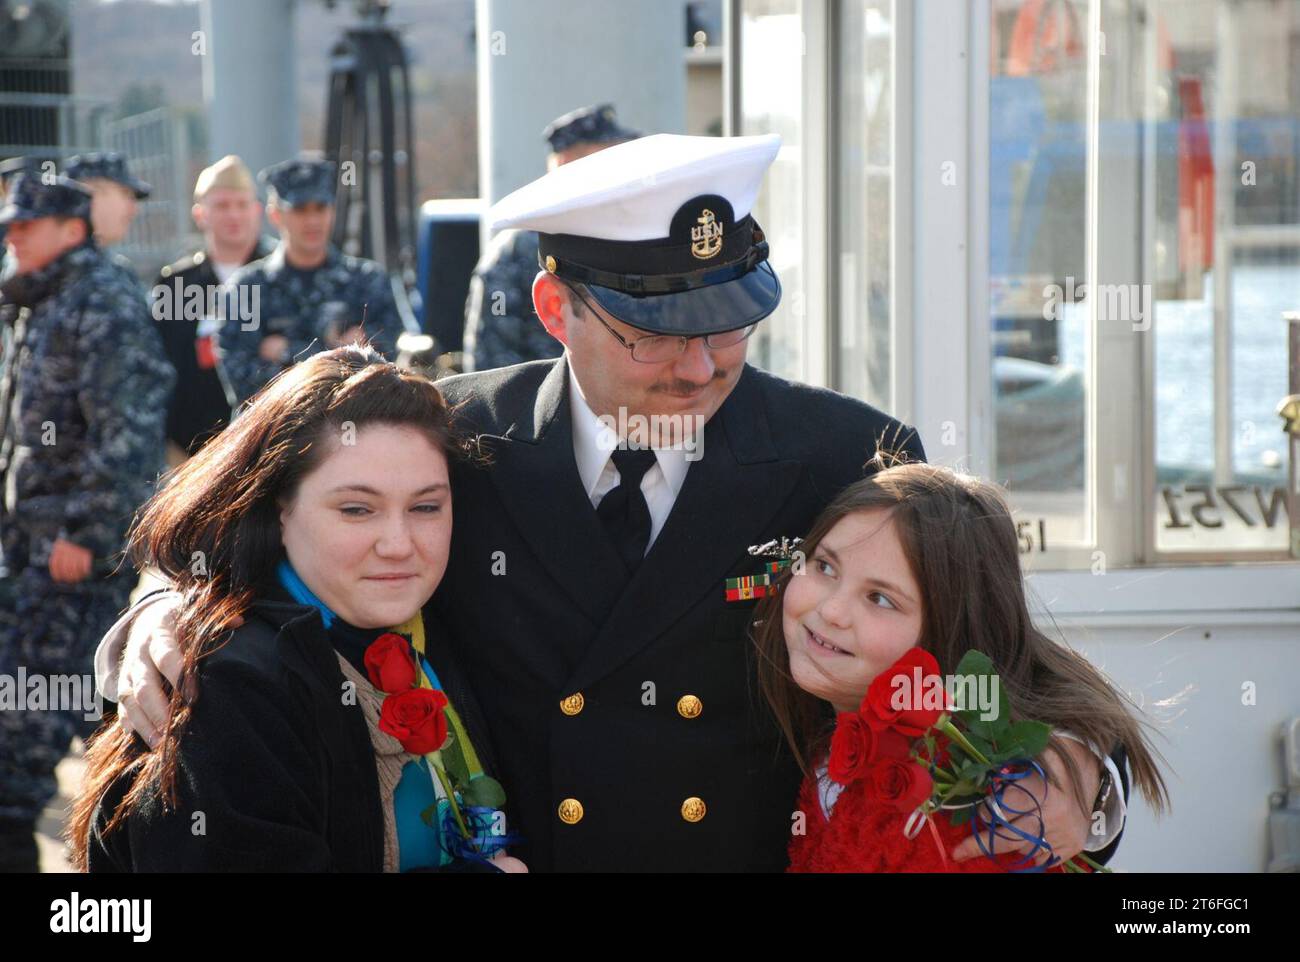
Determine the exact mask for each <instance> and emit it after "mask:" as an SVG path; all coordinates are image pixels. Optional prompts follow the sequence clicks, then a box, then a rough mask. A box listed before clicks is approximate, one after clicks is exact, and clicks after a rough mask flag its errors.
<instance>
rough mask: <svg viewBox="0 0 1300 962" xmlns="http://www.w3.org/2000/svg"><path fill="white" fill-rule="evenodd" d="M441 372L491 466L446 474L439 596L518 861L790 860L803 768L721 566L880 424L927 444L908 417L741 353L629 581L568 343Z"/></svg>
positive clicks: (801, 501)
mask: <svg viewBox="0 0 1300 962" xmlns="http://www.w3.org/2000/svg"><path fill="white" fill-rule="evenodd" d="M439 387H440V388H442V390H443V392H444V394H445V395H446V397H447V399H448V401H449V402H452V403H463V407H462V408H461V411H460V416H461V418H462V427H463V429H465V430H466V431H468V432H469V433H470V434H475V435H479V436H480V437H479V441H480V446H481V448H482V451H483V453H484V454H485V455H487V456H488V457H490V458H491V461H492V463H491V465H490V467H488V468H487V469H482V468H474V467H469V466H465V467H461V468H458V469H457V471H456V473H455V478H454V481H453V490H454V499H455V500H454V511H455V517H456V524H455V528H454V533H453V535H452V550H451V560H450V563H449V565H448V571H447V575H446V577H445V578H444V580H443V582H442V585H441V586H440V588H439V590H438V592H437V593H436V594H435V596H434V598H433V600H432V602H431V605H432V606H433V607H434V608H435V610H436V611H437V613H438V616H439V618H440V619H443V620H444V621H445V623H446V624H447V626H448V628H449V629H450V636H451V637H452V638H454V642H453V643H454V644H455V645H456V646H457V649H458V654H459V656H460V659H461V661H462V664H463V665H464V667H465V670H466V672H467V674H468V677H469V679H470V683H471V684H472V685H473V686H474V688H475V691H476V693H477V694H478V696H479V698H480V701H481V703H482V705H483V707H484V713H485V716H486V718H487V722H488V727H489V729H490V731H491V735H492V739H493V743H494V744H495V746H496V748H497V751H498V757H499V761H500V764H501V772H502V775H501V778H502V781H503V783H504V784H505V785H506V790H507V792H509V793H510V798H511V803H512V804H511V809H512V811H513V812H514V813H515V818H516V819H517V821H515V823H514V824H513V825H512V829H513V830H516V831H520V832H522V833H523V835H524V845H523V847H522V848H521V849H519V850H518V854H519V855H520V857H521V858H523V859H524V860H525V861H526V862H527V863H528V865H529V867H530V869H532V870H535V871H536V870H547V869H555V870H561V871H565V870H611V871H618V870H633V871H683V870H685V871H689V870H717V871H744V870H767V871H772V870H776V871H779V870H782V869H784V867H785V866H786V847H787V843H788V841H789V838H790V825H791V818H792V814H793V811H794V807H795V801H796V795H797V793H798V788H799V781H800V773H799V770H798V768H797V766H796V765H795V763H794V761H793V759H792V757H791V755H790V753H789V752H788V750H787V749H786V748H785V746H784V745H783V743H782V741H781V738H780V736H779V735H778V732H777V729H776V727H775V725H774V723H773V722H772V721H771V720H770V715H769V713H768V711H767V708H766V705H765V703H764V701H763V698H762V696H761V693H760V692H759V691H758V688H757V685H756V682H755V674H754V662H755V658H754V653H753V645H752V643H751V641H750V640H749V637H748V633H747V626H748V622H749V620H750V619H751V617H752V616H753V608H754V603H753V602H748V603H734V602H732V603H728V602H726V601H725V600H724V587H725V585H724V582H725V579H726V578H728V577H735V576H738V575H747V574H754V573H756V572H758V571H760V570H761V569H762V566H763V560H762V559H756V558H754V557H751V556H750V555H749V554H748V553H747V551H746V548H747V547H748V546H750V545H757V544H759V543H761V542H765V541H768V540H770V539H772V538H779V537H781V536H802V535H804V534H805V533H806V532H807V531H808V529H809V527H810V526H811V524H812V522H813V520H814V519H815V518H816V516H817V515H818V513H819V512H820V511H821V510H822V509H823V508H824V507H825V506H826V504H827V503H828V502H829V500H830V499H831V498H832V497H833V496H834V495H835V494H837V493H838V492H839V491H840V490H841V489H842V488H844V487H845V486H846V485H848V484H850V483H851V482H853V481H855V480H857V479H859V478H861V477H862V476H863V473H864V470H863V469H864V465H865V464H866V462H867V461H868V460H870V458H871V457H872V455H873V454H874V453H875V451H876V445H877V442H878V441H879V440H881V439H885V440H886V441H888V442H890V443H892V444H895V445H902V446H905V447H906V448H907V449H908V450H909V451H910V452H911V453H912V454H913V455H914V456H915V457H918V458H921V457H923V456H924V452H923V450H922V448H921V444H920V441H919V440H918V439H917V438H916V436H915V434H914V432H911V431H909V430H908V429H907V428H905V427H904V426H903V425H902V424H900V423H899V422H897V421H895V420H893V419H892V418H890V417H888V416H887V415H885V414H882V413H881V412H880V411H877V410H875V409H874V408H871V407H869V406H868V405H866V404H863V403H861V402H859V401H856V400H854V399H852V398H848V397H845V396H843V395H839V394H836V393H833V392H831V391H827V390H822V389H818V388H813V387H808V386H805V385H800V384H795V383H791V382H789V381H785V380H782V379H781V378H778V377H775V376H773V375H771V374H767V373H764V372H762V371H760V370H757V369H755V368H752V367H749V366H748V365H747V366H746V367H745V369H744V372H743V374H742V375H741V377H740V379H739V381H738V382H737V384H736V386H735V388H734V389H733V391H732V393H731V395H730V396H729V397H728V398H727V399H726V401H725V402H724V403H723V405H722V407H721V408H720V409H719V410H718V412H717V414H716V415H715V416H714V417H713V418H711V419H710V421H709V422H708V424H707V426H706V429H705V432H704V437H703V444H702V448H701V451H702V457H701V459H700V460H697V461H695V462H694V463H693V464H692V465H691V467H690V469H689V471H688V472H687V475H686V480H685V482H684V483H683V485H682V488H681V491H680V493H679V494H678V497H677V499H676V502H675V503H674V505H673V509H672V512H671V514H670V515H669V517H668V519H667V521H666V522H665V524H664V527H663V530H662V531H661V532H660V534H659V536H658V537H657V538H656V540H655V542H654V544H653V545H652V546H651V548H650V551H649V553H648V554H647V555H646V558H645V560H644V562H642V564H641V566H640V567H639V568H638V569H637V570H636V572H635V573H634V575H633V576H632V578H631V580H630V581H629V582H628V583H627V584H626V586H625V585H624V584H623V580H624V576H623V574H622V571H623V568H622V564H621V562H620V561H619V557H618V554H617V553H616V550H615V548H614V545H613V543H612V541H611V540H610V539H609V538H608V536H607V535H606V533H605V530H604V528H603V527H602V525H601V522H600V521H599V519H598V518H597V515H596V512H595V510H594V509H593V508H592V506H591V501H590V500H589V499H588V497H587V494H586V492H585V490H584V489H583V486H582V482H581V481H580V480H579V477H578V470H577V466H576V463H575V460H574V452H573V426H572V423H571V417H570V409H569V400H568V396H567V391H568V378H567V362H566V360H565V359H564V358H561V359H559V360H555V361H535V362H531V363H526V364H520V365H515V366H513V367H508V368H502V369H500V370H495V371H485V372H481V373H474V374H465V375H461V376H458V377H453V378H449V379H446V380H444V381H440V382H439ZM574 696H581V698H580V699H579V698H577V697H574ZM686 696H694V698H695V699H698V701H699V707H700V709H701V710H700V711H699V712H698V714H695V717H688V716H689V715H691V714H693V712H692V711H691V702H690V701H689V699H688V700H687V702H685V703H683V702H682V699H683V698H685V697H686ZM561 702H564V704H563V706H562V705H561ZM679 704H680V705H681V707H682V708H683V709H684V710H685V714H684V713H683V712H682V711H679ZM575 803H576V804H575ZM701 803H702V804H701ZM562 804H563V806H564V813H565V818H562V817H561V815H560V812H561V806H562ZM579 806H580V808H579ZM579 812H580V817H579V818H575V816H577V815H578V814H579ZM701 813H702V814H701Z"/></svg>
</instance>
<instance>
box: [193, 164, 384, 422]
mask: <svg viewBox="0 0 1300 962" xmlns="http://www.w3.org/2000/svg"><path fill="white" fill-rule="evenodd" d="M257 176H258V180H259V181H261V182H262V183H264V184H266V185H267V187H268V188H269V196H268V199H267V205H266V210H267V215H268V217H270V219H271V223H272V224H274V225H275V226H276V228H277V229H279V231H280V237H281V242H280V245H279V246H278V247H277V248H276V249H275V250H274V251H273V252H272V253H271V254H270V255H269V256H268V257H266V258H265V259H263V260H261V261H257V262H254V263H253V264H250V265H249V266H247V267H244V268H242V269H240V270H239V271H237V272H236V273H235V274H234V276H232V277H231V278H230V281H229V282H228V286H229V293H228V295H227V299H226V300H227V309H226V316H225V319H224V323H223V324H222V327H221V330H220V333H219V335H218V340H219V344H220V354H221V359H220V362H219V363H220V366H221V369H222V370H223V371H224V374H225V376H226V378H227V380H228V383H229V385H230V388H231V390H232V393H233V395H234V397H235V400H236V402H238V403H242V402H243V401H246V400H248V398H249V397H251V396H252V395H253V394H254V393H256V392H257V390H258V389H259V388H260V387H261V386H262V385H263V384H265V383H266V382H267V381H269V380H270V379H271V378H273V377H274V376H275V375H276V374H278V373H279V372H280V371H282V370H284V369H285V368H286V367H288V366H289V365H290V364H292V363H293V362H294V361H295V360H301V359H302V358H303V357H306V356H308V355H310V354H315V353H317V352H319V351H324V350H328V349H330V348H333V347H338V346H339V345H341V344H346V343H350V342H352V341H354V340H356V339H357V338H359V337H362V336H364V338H365V339H366V340H367V341H368V342H369V343H370V344H372V345H373V346H374V347H375V348H376V349H377V350H379V351H380V352H381V353H383V354H384V355H385V356H387V357H390V358H392V357H395V356H396V350H397V338H398V336H399V335H400V334H401V333H402V331H403V326H402V320H401V316H400V315H399V314H398V310H397V303H396V300H395V299H394V297H393V290H392V286H391V284H392V280H391V279H390V278H389V275H388V272H387V271H386V270H385V269H384V268H383V267H382V266H381V265H380V264H377V263H375V262H374V261H371V260H366V259H364V258H361V257H353V256H351V255H349V254H344V253H342V252H341V251H339V250H337V249H336V248H335V247H334V246H333V245H332V244H331V243H330V242H329V236H330V229H331V227H332V225H333V223H334V191H335V183H336V179H337V168H336V166H335V164H334V162H333V161H329V160H322V159H320V158H318V157H313V156H309V155H304V156H300V157H298V158H296V159H293V160H286V161H284V162H282V163H279V164H275V165H274V166H271V167H268V168H266V169H265V170H263V171H262V172H261V173H260V174H258V175H257ZM241 288H243V290H242V291H241V290H240V289H241ZM254 288H256V289H257V296H256V298H254V297H253V296H252V291H253V289H254ZM250 313H255V314H256V315H257V316H256V317H249V316H247V315H249V314H250Z"/></svg>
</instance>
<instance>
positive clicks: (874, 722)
mask: <svg viewBox="0 0 1300 962" xmlns="http://www.w3.org/2000/svg"><path fill="white" fill-rule="evenodd" d="M977 695H978V696H979V697H978V704H976V701H977V697H976V696H977ZM1050 731H1051V730H1050V728H1049V726H1047V725H1046V724H1044V723H1042V722H1037V721H1029V720H1021V721H1015V722H1013V721H1012V720H1011V710H1010V705H1009V704H1008V702H1007V697H1006V694H1005V692H1003V691H1002V689H1001V685H1000V684H999V680H998V675H997V673H996V672H995V671H994V669H993V663H992V662H991V661H990V660H989V658H988V656H986V655H984V654H983V653H981V652H978V651H968V652H967V653H966V655H965V656H964V657H963V658H962V660H961V663H960V664H959V665H958V666H957V671H956V674H955V675H953V676H952V677H951V678H950V679H949V683H948V684H947V685H945V682H944V679H943V678H942V676H940V674H939V665H938V662H937V661H936V660H935V658H934V656H933V655H931V654H930V653H929V652H926V651H923V650H921V649H920V648H911V649H909V650H908V651H906V652H904V653H903V655H902V656H901V657H900V658H899V659H898V661H896V662H895V663H894V664H893V665H892V666H891V667H890V668H889V669H887V670H886V671H884V672H882V673H881V674H880V675H878V676H877V677H876V678H875V679H874V680H873V681H872V682H871V685H870V687H869V688H868V689H867V693H866V695H865V697H864V698H863V699H862V704H861V705H860V707H859V709H858V711H857V712H842V713H840V715H839V716H838V719H837V722H836V727H835V732H834V734H833V735H832V737H831V746H830V758H829V761H828V764H827V773H828V775H829V777H830V778H831V779H832V780H833V781H835V782H838V783H840V784H842V785H845V786H848V785H852V784H853V783H858V782H861V783H862V785H861V786H860V787H861V788H862V790H863V791H864V792H865V795H866V798H867V800H868V802H869V803H871V804H872V805H873V806H875V808H877V809H881V808H883V809H885V810H892V811H894V812H897V813H899V814H901V815H906V816H907V819H906V822H905V824H904V826H903V828H902V834H903V835H904V836H905V837H906V838H907V839H908V840H916V839H917V837H918V836H919V835H920V833H921V832H922V831H923V830H925V828H926V827H927V825H928V827H929V829H930V833H931V835H932V836H933V840H934V843H935V844H936V845H937V846H938V847H939V854H940V858H941V860H942V862H943V864H944V865H945V866H946V865H947V857H946V855H944V851H945V848H946V845H945V844H944V841H943V839H941V838H940V834H941V833H940V830H939V828H938V827H937V826H936V824H935V820H936V819H942V820H943V826H942V829H943V831H942V834H943V835H944V837H945V838H951V837H953V835H954V834H955V833H954V831H953V829H954V828H957V827H959V826H963V825H966V824H969V825H970V831H971V832H973V833H974V834H975V836H976V838H978V839H979V840H980V848H981V849H982V850H983V851H984V853H985V855H986V856H987V857H988V858H989V859H993V860H995V861H998V862H999V863H1000V864H1003V865H1005V866H1006V867H1007V868H1008V869H1009V870H1011V871H1041V870H1042V869H1044V868H1048V867H1052V866H1056V865H1061V866H1062V868H1063V869H1064V870H1065V871H1087V870H1088V869H1092V870H1094V871H1105V869H1103V868H1102V866H1100V865H1098V864H1097V863H1096V862H1094V861H1092V860H1091V859H1089V858H1088V857H1087V856H1086V855H1082V854H1081V855H1079V856H1077V858H1078V859H1079V860H1080V861H1081V862H1082V863H1083V864H1082V865H1077V864H1075V863H1074V861H1073V860H1071V861H1069V862H1065V863H1062V862H1061V860H1060V859H1057V858H1056V857H1055V856H1051V857H1050V858H1049V859H1048V861H1047V863H1046V864H1045V865H1039V864H1037V861H1036V855H1037V854H1038V853H1039V852H1041V851H1042V850H1044V849H1046V850H1047V852H1048V853H1049V855H1050V853H1051V846H1049V845H1048V844H1047V841H1046V839H1045V838H1043V824H1042V817H1041V803H1042V800H1041V799H1038V798H1036V797H1035V796H1034V795H1033V793H1032V792H1030V791H1029V790H1028V789H1027V788H1026V787H1025V786H1024V785H1022V784H1020V783H1021V782H1023V781H1024V779H1026V778H1027V777H1029V776H1030V775H1033V774H1035V773H1037V774H1039V775H1042V769H1041V767H1040V766H1039V765H1038V763H1037V762H1036V761H1034V758H1035V757H1036V756H1038V755H1039V754H1041V753H1042V751H1043V749H1044V748H1046V747H1047V742H1048V737H1049V735H1050ZM1024 815H1028V816H1029V820H1028V824H1029V825H1030V826H1031V827H1032V826H1033V823H1034V820H1035V819H1037V822H1038V826H1037V832H1036V833H1035V832H1033V831H1032V830H1030V831H1027V830H1026V828H1025V822H1024V821H1023V820H1022V821H1020V822H1016V823H1014V824H1013V820H1014V819H1016V818H1017V817H1018V816H1024ZM998 838H1002V839H1006V840H1010V841H1016V842H1019V841H1022V840H1028V841H1031V842H1032V843H1034V846H1033V848H1032V850H1031V851H1030V852H1028V853H1027V854H1025V855H1024V856H1023V857H1022V858H1020V859H1019V860H1018V861H1016V862H1014V863H1012V864H1007V862H1006V860H1007V858H1008V856H1006V855H1002V856H1000V857H998V856H995V855H994V842H995V840H996V839H998ZM896 841H897V840H882V842H884V843H885V844H884V845H882V849H883V850H886V851H889V852H891V853H895V852H896V853H898V856H897V857H898V858H899V859H901V860H902V864H898V865H885V866H882V868H883V869H884V870H886V871H888V870H893V871H900V870H906V868H907V865H906V864H905V863H906V860H907V858H908V849H907V847H906V846H901V847H900V846H898V845H897V844H896ZM918 844H919V843H918ZM891 857H893V856H892V855H891ZM1084 866H1087V867H1086V868H1085V867H1084Z"/></svg>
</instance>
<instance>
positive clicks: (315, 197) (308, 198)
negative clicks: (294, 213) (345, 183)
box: [285, 194, 334, 207]
mask: <svg viewBox="0 0 1300 962" xmlns="http://www.w3.org/2000/svg"><path fill="white" fill-rule="evenodd" d="M285 202H286V203H287V204H288V205H289V206H290V207H302V206H303V205H304V204H328V205H329V206H331V207H332V206H334V195H333V194H300V195H299V196H297V197H295V198H294V199H293V200H286V201H285Z"/></svg>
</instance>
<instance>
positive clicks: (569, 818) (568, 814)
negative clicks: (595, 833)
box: [560, 798, 582, 825]
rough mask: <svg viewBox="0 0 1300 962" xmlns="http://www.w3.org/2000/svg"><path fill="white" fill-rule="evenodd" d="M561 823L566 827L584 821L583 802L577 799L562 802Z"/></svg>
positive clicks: (567, 799)
mask: <svg viewBox="0 0 1300 962" xmlns="http://www.w3.org/2000/svg"><path fill="white" fill-rule="evenodd" d="M560 821H561V822H563V823H564V824H565V825H577V824H578V823H579V822H581V821H582V802H580V801H578V800H577V799H576V798H566V799H565V800H564V801H562V802H560Z"/></svg>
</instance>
